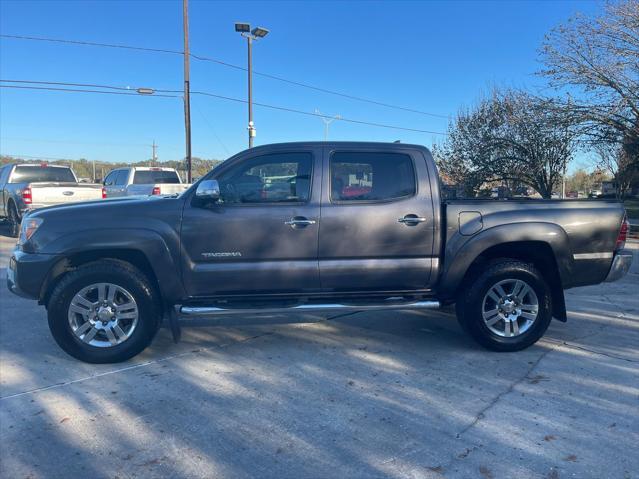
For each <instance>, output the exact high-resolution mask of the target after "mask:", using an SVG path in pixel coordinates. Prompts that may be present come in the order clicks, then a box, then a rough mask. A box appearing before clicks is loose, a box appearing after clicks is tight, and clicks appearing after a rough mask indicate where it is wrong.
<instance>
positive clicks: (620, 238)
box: [615, 215, 630, 251]
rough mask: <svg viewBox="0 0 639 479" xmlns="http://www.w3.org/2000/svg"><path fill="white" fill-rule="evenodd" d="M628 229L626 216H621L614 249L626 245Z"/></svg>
mask: <svg viewBox="0 0 639 479" xmlns="http://www.w3.org/2000/svg"><path fill="white" fill-rule="evenodd" d="M629 229H630V224H629V223H628V216H626V215H624V216H623V221H622V222H621V228H619V234H618V235H617V244H615V251H617V250H620V249H623V247H624V246H626V239H627V238H628V230H629Z"/></svg>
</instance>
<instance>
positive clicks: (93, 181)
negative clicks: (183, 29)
mask: <svg viewBox="0 0 639 479" xmlns="http://www.w3.org/2000/svg"><path fill="white" fill-rule="evenodd" d="M92 180H93V182H94V183H95V160H93V178H92Z"/></svg>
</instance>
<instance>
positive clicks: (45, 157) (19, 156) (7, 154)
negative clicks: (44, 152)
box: [0, 153, 78, 161]
mask: <svg viewBox="0 0 639 479" xmlns="http://www.w3.org/2000/svg"><path fill="white" fill-rule="evenodd" d="M0 156H9V157H11V158H16V159H18V160H19V159H21V158H28V159H30V160H51V161H78V160H77V159H73V158H52V157H49V156H31V155H19V154H15V153H14V154H9V153H0Z"/></svg>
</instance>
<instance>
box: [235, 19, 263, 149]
mask: <svg viewBox="0 0 639 479" xmlns="http://www.w3.org/2000/svg"><path fill="white" fill-rule="evenodd" d="M235 31H236V32H239V33H240V34H241V35H242V36H243V37H245V38H246V42H247V47H248V68H247V69H246V70H247V72H248V139H249V141H248V145H249V148H253V138H255V133H256V130H255V125H254V123H253V40H259V39H260V38H264V37H265V36H266V35H268V32H269V31H268V30H267V29H266V28H262V27H256V28H254V29H253V30H251V25H250V24H248V23H236V24H235Z"/></svg>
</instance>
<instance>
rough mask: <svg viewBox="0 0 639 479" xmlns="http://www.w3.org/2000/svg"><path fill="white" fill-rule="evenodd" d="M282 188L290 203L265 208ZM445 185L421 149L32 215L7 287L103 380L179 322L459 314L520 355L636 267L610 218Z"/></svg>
mask: <svg viewBox="0 0 639 479" xmlns="http://www.w3.org/2000/svg"><path fill="white" fill-rule="evenodd" d="M363 171H366V172H367V173H366V174H367V181H368V182H370V189H369V190H366V189H361V190H359V191H358V194H357V196H353V195H352V194H351V192H352V189H349V188H350V187H351V186H354V185H359V183H360V179H359V178H361V177H362V172H363ZM274 178H277V182H279V183H281V182H283V181H284V179H285V178H286V179H287V180H286V182H287V183H288V185H289V186H290V187H289V188H275V189H272V190H270V191H269V190H268V188H267V187H268V185H270V184H272V183H273V179H274ZM335 185H338V187H334V186H335ZM439 185H440V182H439V176H438V173H437V169H436V167H435V163H434V161H433V158H432V156H431V154H430V152H429V151H428V150H427V149H426V148H424V147H422V146H415V145H406V144H397V143H391V144H384V143H321V142H313V143H285V144H278V145H267V146H261V147H257V148H252V149H250V150H247V151H244V152H242V153H239V154H237V155H235V156H234V157H232V158H231V159H229V160H227V161H225V162H224V163H222V164H220V165H219V166H218V167H216V168H215V169H213V170H212V171H211V172H210V173H208V174H207V175H206V176H204V177H203V178H202V179H201V180H200V181H199V182H198V183H197V184H195V185H193V187H192V188H190V189H189V190H188V191H187V192H186V193H184V194H182V195H180V196H160V197H158V196H150V197H145V198H140V197H137V198H121V199H114V200H112V201H105V202H92V203H83V204H77V205H65V206H58V207H54V208H48V209H46V210H42V211H35V212H33V213H30V214H29V215H28V216H26V217H25V219H24V221H23V223H22V230H21V234H20V240H19V243H18V246H17V247H16V249H15V250H14V252H13V256H12V258H11V260H10V264H9V268H8V274H7V281H8V285H9V288H10V289H11V290H12V291H13V292H15V293H17V294H21V295H24V296H26V297H29V298H33V299H37V300H38V301H39V302H40V303H41V304H43V305H45V306H46V308H47V314H48V319H49V327H50V329H51V332H52V334H53V337H54V338H55V340H56V341H57V342H58V344H59V345H60V346H61V347H62V348H63V349H64V350H65V351H66V352H67V353H69V354H70V355H72V356H74V357H76V358H79V359H81V360H83V361H88V362H96V363H104V362H115V361H123V360H125V359H128V358H130V357H132V356H135V355H136V354H138V353H139V352H140V351H142V350H143V349H144V348H145V347H146V346H147V345H148V344H149V343H150V342H151V340H152V339H153V337H154V335H155V333H156V331H157V329H158V327H159V325H160V323H161V322H162V319H163V318H164V317H166V318H168V321H169V323H170V325H171V327H172V330H173V332H174V337H175V339H176V340H177V339H178V338H179V332H180V321H179V319H180V318H184V317H199V316H216V315H217V316H219V315H233V314H239V315H254V314H258V313H268V314H273V313H283V312H288V313H297V314H299V313H304V312H309V311H320V312H322V311H324V312H331V313H334V312H336V311H362V310H406V309H414V310H422V309H428V308H434V307H438V306H440V305H445V304H452V303H456V309H457V317H458V319H459V322H460V323H461V324H462V326H463V328H464V330H466V331H467V332H468V333H469V334H470V335H471V336H472V337H473V338H474V339H475V340H476V341H478V342H479V343H480V344H481V345H483V346H485V347H487V348H489V349H492V350H495V351H517V350H521V349H523V348H526V347H528V346H530V345H531V344H533V343H535V342H536V341H537V340H538V339H539V338H540V337H541V336H542V335H543V334H544V332H545V331H546V329H547V328H548V325H549V324H550V321H551V319H552V317H555V318H557V319H558V320H560V321H564V322H565V321H566V308H565V304H564V294H563V290H564V289H567V288H572V287H575V286H584V285H589V284H597V283H600V282H602V281H614V280H617V279H619V278H620V277H622V276H623V275H624V274H626V272H627V271H628V269H629V267H630V264H631V262H632V254H631V252H629V251H628V250H625V249H624V242H625V239H626V234H627V229H628V223H627V221H626V218H625V214H624V208H623V206H622V205H621V204H620V203H618V202H616V201H606V200H598V201H589V200H564V201H553V200H539V201H530V200H498V199H486V200H450V201H442V199H441V196H440V189H439V188H440V186H439ZM391 320H392V319H391Z"/></svg>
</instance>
